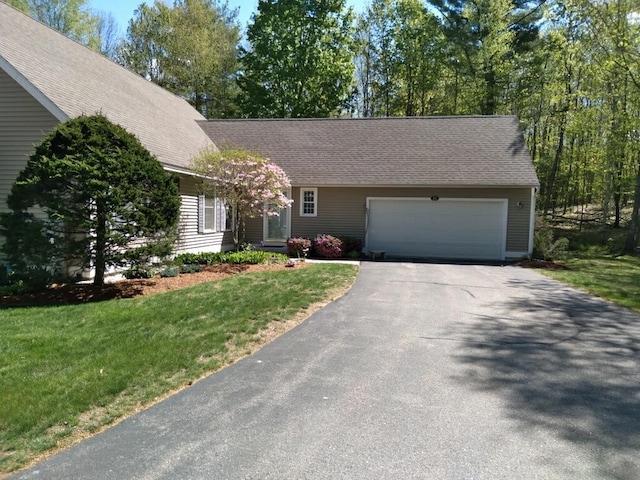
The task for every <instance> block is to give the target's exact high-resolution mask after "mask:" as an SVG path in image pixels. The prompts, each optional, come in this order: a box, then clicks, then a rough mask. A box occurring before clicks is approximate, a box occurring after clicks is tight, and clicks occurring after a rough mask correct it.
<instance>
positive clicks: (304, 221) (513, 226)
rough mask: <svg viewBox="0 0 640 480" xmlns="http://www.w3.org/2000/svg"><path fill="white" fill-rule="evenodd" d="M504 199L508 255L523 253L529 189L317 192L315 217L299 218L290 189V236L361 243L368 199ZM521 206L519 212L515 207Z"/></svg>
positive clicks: (296, 190) (329, 189) (297, 192)
mask: <svg viewBox="0 0 640 480" xmlns="http://www.w3.org/2000/svg"><path fill="white" fill-rule="evenodd" d="M434 195H435V196H438V197H442V198H506V199H508V205H509V206H508V221H507V251H518V252H520V251H522V252H526V251H527V248H528V238H529V207H530V205H529V203H530V202H531V189H529V188H504V189H498V188H493V189H480V188H459V189H447V188H356V187H351V188H335V187H320V188H318V215H317V217H301V216H300V208H299V205H298V203H299V201H300V198H299V197H300V189H299V188H294V189H293V199H294V201H295V203H294V206H293V208H292V219H291V234H292V236H300V237H307V238H313V237H315V236H316V235H317V234H320V233H327V234H330V235H336V236H338V237H340V236H350V237H357V238H360V239H362V240H363V241H364V238H365V233H366V232H365V228H366V200H367V197H426V198H430V197H432V196H434ZM518 202H521V204H522V208H520V207H518V205H517V204H518Z"/></svg>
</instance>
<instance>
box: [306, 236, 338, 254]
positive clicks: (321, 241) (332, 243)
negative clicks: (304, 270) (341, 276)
mask: <svg viewBox="0 0 640 480" xmlns="http://www.w3.org/2000/svg"><path fill="white" fill-rule="evenodd" d="M313 251H314V252H315V254H316V255H317V256H319V257H322V258H340V257H342V256H343V254H344V251H343V243H342V240H340V239H339V238H337V237H334V236H332V235H319V236H317V237H316V238H315V239H314V240H313Z"/></svg>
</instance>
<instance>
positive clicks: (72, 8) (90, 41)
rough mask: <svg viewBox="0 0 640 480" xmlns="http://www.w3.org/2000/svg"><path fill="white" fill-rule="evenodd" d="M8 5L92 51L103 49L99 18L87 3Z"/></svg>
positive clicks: (13, 0) (21, 0)
mask: <svg viewBox="0 0 640 480" xmlns="http://www.w3.org/2000/svg"><path fill="white" fill-rule="evenodd" d="M7 3H9V5H13V6H14V7H16V8H18V9H20V10H22V11H23V12H25V13H26V14H28V15H30V16H31V17H33V18H35V19H36V20H38V21H39V22H42V23H44V24H45V25H48V26H50V27H51V28H53V29H55V30H57V31H59V32H60V33H62V34H63V35H65V36H67V37H69V38H71V39H73V40H75V41H77V42H79V43H81V44H83V45H85V46H87V47H89V48H92V49H93V50H99V49H100V46H101V42H100V28H99V26H100V15H99V14H98V13H96V12H94V11H93V10H92V9H91V8H90V5H89V3H90V2H89V1H88V0H9V1H8V2H7Z"/></svg>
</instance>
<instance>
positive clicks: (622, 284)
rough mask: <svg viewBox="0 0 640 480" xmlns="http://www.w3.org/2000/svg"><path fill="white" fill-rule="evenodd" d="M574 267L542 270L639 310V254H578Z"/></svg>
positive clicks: (567, 263) (575, 257)
mask: <svg viewBox="0 0 640 480" xmlns="http://www.w3.org/2000/svg"><path fill="white" fill-rule="evenodd" d="M564 263H566V265H567V266H569V267H570V268H571V270H540V271H541V272H542V273H544V274H545V275H547V276H549V277H551V278H554V279H556V280H560V281H561V282H564V283H567V284H569V285H572V286H574V287H577V288H581V289H583V290H586V291H588V292H589V293H592V294H594V295H597V296H598V297H601V298H604V299H606V300H610V301H612V302H615V303H617V304H619V305H622V306H625V307H627V308H631V309H633V310H636V311H638V312H640V257H637V256H633V255H618V256H616V255H610V254H604V253H582V254H576V256H573V257H571V258H569V259H568V260H566V261H565V262H564Z"/></svg>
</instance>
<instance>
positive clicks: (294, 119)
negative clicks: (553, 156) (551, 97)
mask: <svg viewBox="0 0 640 480" xmlns="http://www.w3.org/2000/svg"><path fill="white" fill-rule="evenodd" d="M494 118H496V119H499V118H517V116H516V115H423V116H393V117H323V118H298V117H287V118H212V119H209V120H206V121H207V122H212V123H216V122H247V123H248V122H324V121H334V122H335V121H353V122H355V121H383V120H389V121H398V120H443V119H448V120H460V119H467V120H471V119H494Z"/></svg>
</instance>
